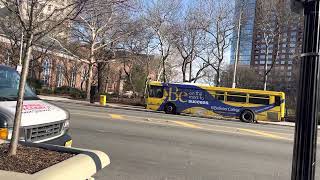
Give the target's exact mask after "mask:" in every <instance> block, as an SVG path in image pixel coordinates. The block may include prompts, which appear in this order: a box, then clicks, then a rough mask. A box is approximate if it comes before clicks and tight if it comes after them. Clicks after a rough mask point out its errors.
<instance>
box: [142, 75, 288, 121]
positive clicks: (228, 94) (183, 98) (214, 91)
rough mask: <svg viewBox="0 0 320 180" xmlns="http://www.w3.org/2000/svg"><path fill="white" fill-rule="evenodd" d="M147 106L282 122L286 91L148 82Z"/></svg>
mask: <svg viewBox="0 0 320 180" xmlns="http://www.w3.org/2000/svg"><path fill="white" fill-rule="evenodd" d="M146 103H147V109H151V110H156V111H164V112H166V113H168V114H179V113H189V114H194V115H200V116H205V117H214V116H223V117H235V118H239V119H240V120H241V121H243V122H254V121H283V120H284V116H285V94H284V93H283V92H275V91H262V90H251V89H239V88H226V87H214V86H209V85H200V84H191V83H188V84H185V83H161V82H156V81H151V82H149V83H148V97H147V100H146Z"/></svg>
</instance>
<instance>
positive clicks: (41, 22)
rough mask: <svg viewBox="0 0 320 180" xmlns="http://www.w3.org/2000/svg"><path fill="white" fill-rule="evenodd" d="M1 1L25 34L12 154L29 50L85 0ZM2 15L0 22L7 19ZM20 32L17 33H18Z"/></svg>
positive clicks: (19, 120) (15, 141)
mask: <svg viewBox="0 0 320 180" xmlns="http://www.w3.org/2000/svg"><path fill="white" fill-rule="evenodd" d="M0 3H1V4H2V5H3V6H4V7H5V9H6V10H7V11H8V12H9V14H10V15H12V16H11V18H12V19H10V20H11V21H12V20H13V21H15V22H16V23H17V25H18V27H20V28H21V29H22V31H23V32H24V35H25V42H26V44H25V46H24V49H25V51H24V52H23V54H22V57H23V67H22V72H21V78H20V82H19V90H18V98H17V105H16V113H15V118H14V127H13V133H12V138H11V143H10V149H9V154H10V155H15V154H16V151H17V144H18V139H19V128H20V123H21V114H22V106H23V99H24V91H25V83H26V79H27V76H28V70H29V61H30V56H31V53H32V49H33V47H34V45H35V43H36V42H39V41H41V40H42V39H43V38H44V37H45V36H47V35H48V34H50V33H52V32H53V31H54V30H55V29H56V28H57V27H59V26H60V25H61V24H63V23H65V22H66V21H67V20H69V19H72V18H74V17H75V16H76V15H77V14H78V12H79V10H81V9H82V5H83V3H84V1H71V2H70V1H63V3H61V2H60V3H57V2H55V1H52V0H44V1H33V0H32V1H7V0H1V1H0ZM51 3H55V6H54V8H53V9H50V10H49V9H48V6H49V5H50V4H51ZM7 20H8V19H7V18H2V19H1V21H7ZM19 33H20V32H19Z"/></svg>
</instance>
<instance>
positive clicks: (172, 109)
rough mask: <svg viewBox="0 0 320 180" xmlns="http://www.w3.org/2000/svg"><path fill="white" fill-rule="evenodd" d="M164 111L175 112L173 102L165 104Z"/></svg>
mask: <svg viewBox="0 0 320 180" xmlns="http://www.w3.org/2000/svg"><path fill="white" fill-rule="evenodd" d="M164 112H165V113H167V114H176V106H175V105H174V104H171V103H169V104H166V106H165V108H164Z"/></svg>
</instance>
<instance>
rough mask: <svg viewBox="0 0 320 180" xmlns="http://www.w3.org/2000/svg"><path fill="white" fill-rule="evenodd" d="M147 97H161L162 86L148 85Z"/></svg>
mask: <svg viewBox="0 0 320 180" xmlns="http://www.w3.org/2000/svg"><path fill="white" fill-rule="evenodd" d="M149 97H155V98H162V97H163V87H162V86H150V88H149Z"/></svg>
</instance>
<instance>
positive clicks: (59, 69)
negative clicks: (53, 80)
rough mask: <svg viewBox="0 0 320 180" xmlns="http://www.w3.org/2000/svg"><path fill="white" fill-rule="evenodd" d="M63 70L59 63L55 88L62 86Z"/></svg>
mask: <svg viewBox="0 0 320 180" xmlns="http://www.w3.org/2000/svg"><path fill="white" fill-rule="evenodd" d="M63 74H64V70H63V65H62V63H59V64H58V66H57V87H61V86H63V81H64V75H63Z"/></svg>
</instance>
